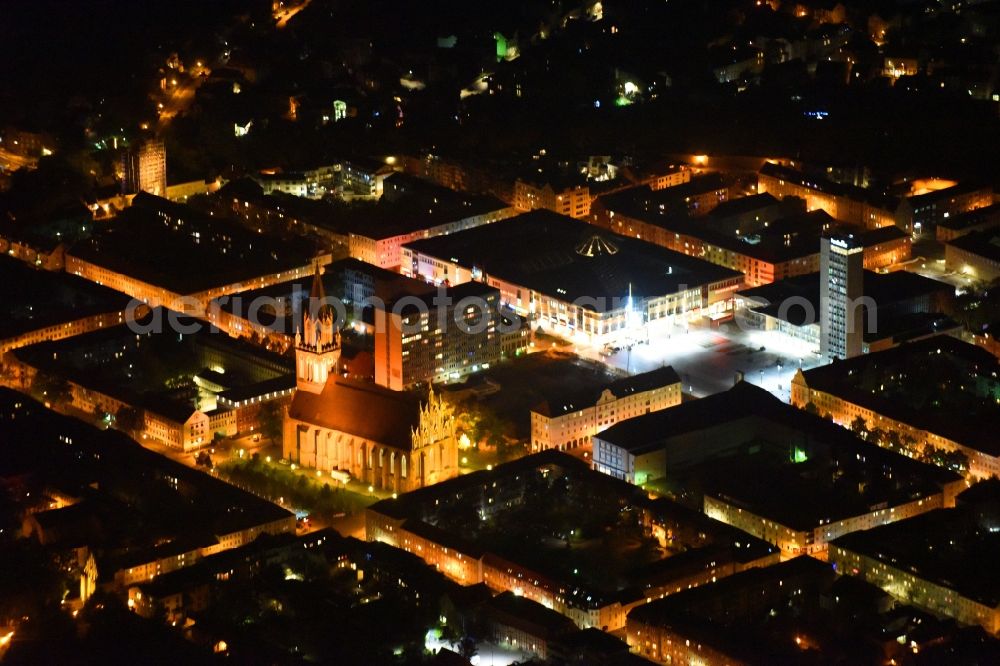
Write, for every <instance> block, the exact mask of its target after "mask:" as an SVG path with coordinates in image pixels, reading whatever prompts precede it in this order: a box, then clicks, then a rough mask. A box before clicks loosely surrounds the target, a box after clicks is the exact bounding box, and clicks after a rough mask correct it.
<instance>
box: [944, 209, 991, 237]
mask: <svg viewBox="0 0 1000 666" xmlns="http://www.w3.org/2000/svg"><path fill="white" fill-rule="evenodd" d="M995 227H1000V203H995V204H992V205H989V206H983V207H982V208H974V209H973V210H970V211H966V212H964V213H959V214H958V215H950V216H948V218H947V219H943V220H941V221H940V222H938V225H937V239H938V240H939V241H941V242H942V243H947V242H948V241H953V240H955V239H956V238H958V237H959V236H964V235H966V234H971V233H972V232H974V231H986V230H989V229H994V228H995Z"/></svg>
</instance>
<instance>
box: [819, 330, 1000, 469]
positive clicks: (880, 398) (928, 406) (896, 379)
mask: <svg viewBox="0 0 1000 666" xmlns="http://www.w3.org/2000/svg"><path fill="white" fill-rule="evenodd" d="M921 373H932V376H931V377H924V376H922V374H921ZM998 373H1000V361H998V360H997V358H996V357H995V356H993V355H992V354H990V353H989V352H988V351H986V350H985V349H982V348H980V347H977V346H976V345H971V344H968V343H965V342H962V341H961V340H958V339H956V338H953V337H951V336H948V335H939V336H935V337H932V338H927V339H924V340H919V341H917V342H911V343H908V344H904V345H900V346H899V347H895V348H893V349H888V350H886V351H881V352H875V353H872V354H865V355H862V356H857V357H855V358H852V359H847V360H843V361H836V362H834V363H831V364H829V365H825V366H820V367H817V368H813V369H811V370H806V371H805V372H804V373H803V377H804V378H805V382H806V384H807V385H808V386H809V388H811V389H814V390H819V391H823V392H825V393H830V394H833V395H836V396H839V397H841V398H843V399H845V400H849V401H850V402H853V403H854V404H857V405H861V406H863V407H865V408H867V409H871V410H872V411H873V412H876V413H878V414H884V415H885V416H887V417H889V418H893V419H897V420H899V421H902V422H903V423H907V424H909V425H911V426H913V427H916V428H920V429H922V430H927V431H929V432H932V433H934V434H936V435H940V436H942V437H947V438H948V439H952V440H954V441H956V442H959V443H961V444H964V445H966V446H970V447H972V448H975V449H977V450H979V451H982V452H984V453H987V454H990V455H997V454H998V453H1000V441H998V440H997V437H996V425H997V423H1000V407H998V404H997V402H996V399H997V398H1000V383H998V379H997V377H998ZM925 382H934V383H932V384H931V386H928V385H926V384H925ZM944 384H950V385H951V386H950V387H944ZM957 384H960V386H956V385H957ZM887 387H888V389H887ZM977 387H978V388H977ZM879 388H881V390H878V389H879ZM979 393H981V394H982V395H978V394H979ZM955 401H957V405H958V406H956V405H953V404H952V402H955ZM956 410H957V411H956ZM957 413H961V414H962V418H955V415H956V414H957Z"/></svg>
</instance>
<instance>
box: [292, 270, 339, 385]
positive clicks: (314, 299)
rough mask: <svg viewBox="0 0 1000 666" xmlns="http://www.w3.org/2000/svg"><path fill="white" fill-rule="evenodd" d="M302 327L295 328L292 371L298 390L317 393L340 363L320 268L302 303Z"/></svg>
mask: <svg viewBox="0 0 1000 666" xmlns="http://www.w3.org/2000/svg"><path fill="white" fill-rule="evenodd" d="M302 309H303V313H302V326H301V327H300V328H299V330H297V331H295V374H296V378H297V382H296V385H297V387H298V389H299V390H303V391H310V392H312V393H319V392H320V391H322V390H323V386H324V385H325V384H326V380H327V378H328V377H329V376H330V375H331V374H336V372H337V364H338V363H339V362H340V332H339V331H338V330H336V328H335V326H336V322H335V321H334V319H335V318H334V313H333V308H332V307H331V306H330V304H329V303H327V301H326V292H325V290H324V289H323V280H322V277H321V275H320V267H319V265H318V264H317V266H316V273H315V274H314V275H313V283H312V289H311V290H310V292H309V298H308V299H307V300H306V301H305V303H304V304H303V308H302Z"/></svg>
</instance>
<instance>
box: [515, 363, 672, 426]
mask: <svg viewBox="0 0 1000 666" xmlns="http://www.w3.org/2000/svg"><path fill="white" fill-rule="evenodd" d="M680 381H681V378H680V376H679V375H678V374H677V372H676V371H675V370H674V369H673V368H672V367H670V366H664V367H662V368H657V369H655V370H650V371H649V372H643V373H641V374H638V375H632V376H631V377H624V378H622V379H618V380H616V381H613V382H611V383H610V384H606V385H604V386H597V387H593V388H589V389H585V390H572V389H571V390H569V391H566V392H564V393H562V394H560V395H558V396H556V395H553V396H551V397H549V398H547V399H546V400H545V402H543V403H541V404H539V405H538V406H536V407H535V408H534V409H533V410H532V411H534V412H538V413H539V414H542V415H544V416H550V417H554V416H561V415H562V414H569V413H571V412H575V411H579V410H581V409H583V408H585V407H592V406H594V405H595V404H597V400H598V398H600V397H601V395H602V394H603V393H604V392H605V391H610V392H611V393H612V395H614V396H616V397H618V398H621V397H624V396H626V395H630V394H632V393H642V392H644V391H651V390H652V389H655V388H660V387H661V386H669V385H670V384H677V383H679V382H680Z"/></svg>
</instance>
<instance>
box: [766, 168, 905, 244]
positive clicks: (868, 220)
mask: <svg viewBox="0 0 1000 666" xmlns="http://www.w3.org/2000/svg"><path fill="white" fill-rule="evenodd" d="M757 192H758V193H760V194H765V193H767V194H771V195H773V196H774V197H776V198H778V199H784V198H785V197H798V198H799V199H802V200H804V201H805V202H806V209H807V210H816V209H822V210H825V211H826V212H827V213H828V214H829V215H830V216H831V217H833V218H834V219H837V220H840V221H841V222H847V223H848V224H853V225H856V226H860V227H864V228H866V229H878V228H881V227H888V226H890V225H893V224H895V225H897V226H899V227H900V228H901V229H903V230H904V231H906V232H912V230H913V229H912V226H911V224H910V222H909V220H907V219H905V216H901V214H900V213H897V208H898V204H895V203H894V202H892V201H890V200H888V199H886V198H884V197H879V196H876V195H875V194H873V193H872V192H869V191H867V190H864V189H862V188H859V187H853V186H848V185H841V184H839V183H834V182H831V181H828V180H823V179H820V178H812V177H810V176H808V175H806V174H805V173H803V172H801V171H798V170H796V169H791V168H788V167H784V166H780V165H778V164H773V163H770V162H769V163H767V164H765V165H764V166H763V167H761V169H760V172H759V173H758V180H757Z"/></svg>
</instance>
